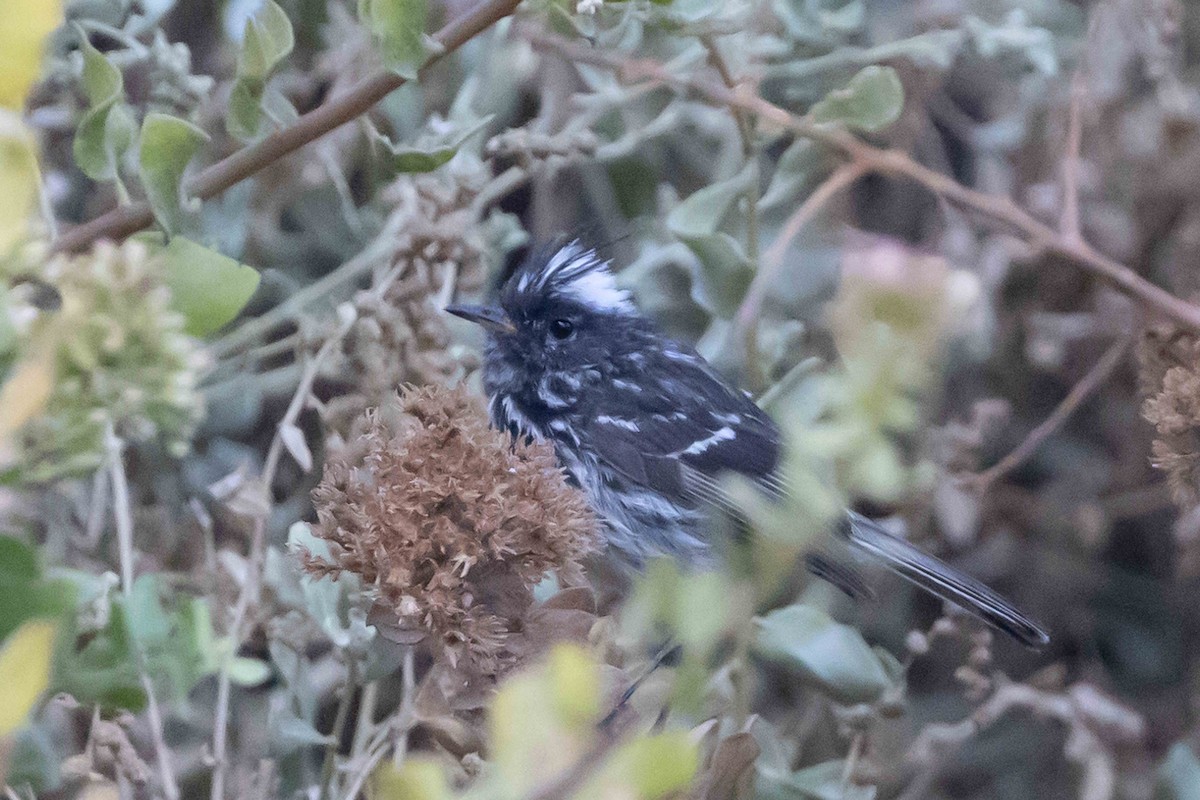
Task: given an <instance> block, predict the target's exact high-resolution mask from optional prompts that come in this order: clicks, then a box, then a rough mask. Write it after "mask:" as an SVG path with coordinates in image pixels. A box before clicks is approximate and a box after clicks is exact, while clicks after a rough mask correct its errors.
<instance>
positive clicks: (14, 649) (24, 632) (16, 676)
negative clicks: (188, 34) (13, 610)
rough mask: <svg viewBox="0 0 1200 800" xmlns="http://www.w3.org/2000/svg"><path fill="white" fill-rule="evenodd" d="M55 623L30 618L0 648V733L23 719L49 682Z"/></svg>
mask: <svg viewBox="0 0 1200 800" xmlns="http://www.w3.org/2000/svg"><path fill="white" fill-rule="evenodd" d="M54 634H55V625H54V623H53V622H49V621H46V620H31V621H29V622H26V623H25V624H24V625H22V626H21V627H19V628H17V629H16V630H15V631H14V632H13V633H12V635H10V636H9V637H8V639H7V640H5V642H4V647H3V649H0V686H3V687H4V697H3V699H2V700H0V736H7V735H8V734H10V733H12V732H13V731H15V730H16V729H17V728H19V727H21V726H22V725H23V724H24V723H25V718H26V717H28V716H29V712H30V711H32V710H33V706H34V703H36V702H37V701H38V698H39V697H41V696H42V692H44V691H46V687H47V686H48V685H49V683H50V653H51V651H52V650H53V649H54Z"/></svg>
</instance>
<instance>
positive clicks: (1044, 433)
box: [963, 336, 1133, 492]
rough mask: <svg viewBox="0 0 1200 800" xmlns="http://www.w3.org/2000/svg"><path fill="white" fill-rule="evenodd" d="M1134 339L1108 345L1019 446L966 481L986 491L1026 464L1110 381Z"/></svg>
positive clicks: (1124, 337) (965, 481) (1126, 337)
mask: <svg viewBox="0 0 1200 800" xmlns="http://www.w3.org/2000/svg"><path fill="white" fill-rule="evenodd" d="M1132 341H1133V336H1123V337H1121V339H1120V340H1119V341H1117V342H1116V343H1114V344H1113V345H1112V346H1111V347H1109V348H1108V350H1107V351H1106V352H1105V353H1104V355H1103V356H1101V357H1100V360H1099V361H1097V362H1096V363H1095V364H1093V365H1092V368H1091V369H1089V370H1088V371H1087V374H1086V375H1084V376H1083V378H1081V379H1080V381H1079V382H1078V383H1077V384H1075V385H1074V386H1072V387H1071V391H1069V392H1067V396H1066V397H1064V398H1063V400H1062V402H1061V403H1059V404H1058V406H1056V407H1055V409H1054V411H1053V412H1051V414H1050V416H1048V417H1046V419H1044V420H1043V421H1042V422H1041V423H1040V424H1039V425H1038V426H1037V427H1036V428H1034V429H1033V430H1032V431H1030V432H1029V435H1028V436H1026V437H1025V439H1024V441H1022V442H1021V443H1020V444H1019V445H1017V446H1016V447H1015V448H1014V449H1013V450H1012V452H1010V453H1009V454H1008V455H1006V456H1005V457H1004V458H1002V459H1000V460H999V461H998V462H996V464H995V465H993V466H991V467H988V468H987V469H986V470H984V471H983V472H980V473H978V474H975V475H971V476H967V477H965V478H964V479H963V482H964V483H966V484H968V485H970V486H973V487H974V488H975V489H976V490H978V491H981V492H983V491H987V489H988V488H989V487H990V486H991V485H992V484H994V483H995V482H996V481H997V480H999V479H1000V478H1002V477H1004V476H1005V475H1007V474H1008V473H1010V472H1012V471H1013V470H1014V469H1016V468H1017V467H1019V466H1021V464H1023V463H1025V461H1026V459H1028V458H1029V457H1030V456H1031V455H1033V454H1034V452H1036V451H1037V449H1038V448H1039V447H1041V445H1042V443H1043V442H1045V441H1046V440H1047V439H1048V438H1050V436H1052V435H1053V434H1054V433H1055V432H1056V431H1057V430H1058V429H1059V428H1061V427H1062V426H1063V425H1064V424H1065V423H1066V421H1067V420H1068V419H1070V418H1071V415H1072V414H1074V413H1075V411H1076V410H1077V409H1078V408H1079V406H1080V405H1081V404H1082V403H1083V401H1084V400H1086V399H1087V398H1088V397H1090V396H1091V395H1092V393H1093V392H1095V391H1096V390H1097V389H1099V388H1100V387H1101V386H1102V385H1103V384H1104V382H1105V381H1106V380H1108V378H1109V376H1110V375H1112V372H1113V370H1115V369H1116V368H1117V366H1118V365H1119V364H1120V363H1121V361H1122V359H1124V357H1125V351H1126V350H1128V349H1129V345H1130V343H1131V342H1132Z"/></svg>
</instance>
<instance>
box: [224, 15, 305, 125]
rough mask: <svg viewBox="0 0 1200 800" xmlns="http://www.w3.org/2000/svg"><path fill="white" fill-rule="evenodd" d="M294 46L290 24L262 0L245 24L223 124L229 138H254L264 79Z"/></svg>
mask: <svg viewBox="0 0 1200 800" xmlns="http://www.w3.org/2000/svg"><path fill="white" fill-rule="evenodd" d="M294 45H295V37H294V35H293V33H292V23H291V20H289V19H288V16H287V14H285V13H284V11H283V9H282V8H280V7H279V6H278V5H277V4H276V3H275V2H274V1H273V0H265V2H264V3H263V5H262V8H260V9H259V10H258V13H256V14H255V15H254V16H252V17H250V18H249V19H247V20H246V33H245V36H244V37H243V39H242V50H241V52H240V53H238V65H237V77H236V79H235V81H234V84H233V89H232V90H231V91H230V94H229V116H228V117H227V118H226V120H225V127H226V129H227V130H228V131H229V133H230V134H232V135H233V136H236V137H238V138H241V139H250V138H253V137H254V136H257V135H258V131H259V128H260V127H261V124H262V100H263V92H264V91H265V90H266V88H267V79H268V78H270V77H271V74H272V73H273V72H274V71H275V69H276V68H277V67H278V66H279V64H280V63H281V62H282V61H283V60H284V59H285V58H287V57H288V55H289V54H290V53H291V52H292V47H293V46H294Z"/></svg>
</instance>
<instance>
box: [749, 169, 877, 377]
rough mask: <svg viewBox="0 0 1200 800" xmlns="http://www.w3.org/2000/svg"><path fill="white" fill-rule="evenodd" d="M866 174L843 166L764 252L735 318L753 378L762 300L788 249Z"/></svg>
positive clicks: (815, 191) (803, 205)
mask: <svg viewBox="0 0 1200 800" xmlns="http://www.w3.org/2000/svg"><path fill="white" fill-rule="evenodd" d="M865 172H866V169H865V168H864V167H862V166H860V165H858V164H855V163H849V164H843V165H842V166H840V167H838V168H837V169H836V170H834V171H833V173H832V174H831V175H830V176H829V177H828V178H826V179H825V181H824V182H823V183H822V184H821V185H820V186H818V187H817V188H816V189H815V190H814V191H813V193H812V194H810V195H809V196H808V199H806V200H805V201H804V202H803V203H801V204H800V206H799V207H798V208H797V209H796V210H795V211H794V212H792V215H791V216H790V217H788V219H787V221H786V222H785V223H784V224H783V228H781V229H780V231H779V235H778V236H776V237H775V241H773V242H771V246H770V247H768V248H767V250H766V252H764V253H763V257H762V266H761V267H759V270H758V272H757V273H755V275H754V279H753V280H752V281H751V282H750V287H749V288H748V289H747V290H746V294H745V296H744V297H743V298H742V304H741V306H739V307H738V310H737V314H736V316H735V317H734V332H735V335H736V336H737V337H738V339H739V340H740V341H741V342H742V346H743V347H744V348H745V359H746V364H747V371H748V372H750V373H751V374H752V375H756V374H758V372H759V369H758V366H757V365H758V321H759V316H760V315H761V314H762V304H763V300H765V299H766V296H767V291H768V290H769V289H770V287H771V286H773V285H774V284H775V283H776V281H777V280H778V278H779V273H780V270H782V269H783V266H784V257H785V256H786V255H787V250H788V247H790V246H791V244H792V240H793V239H795V238H796V236H798V235H799V234H800V231H801V230H803V229H804V227H805V226H806V225H808V224H809V223H810V222H811V221H812V219H813V217H815V216H816V215H817V213H818V212H820V210H821V209H822V208H824V207H825V205H826V204H827V203H828V202H829V201H830V200H832V199H833V198H834V197H836V196H837V195H838V194H840V193H841V192H842V191H844V190H845V189H846V188H848V187H849V186H850V185H851V184H853V183H854V182H855V181H857V180H858V179H859V178H861V177H862V176H863V174H864V173H865Z"/></svg>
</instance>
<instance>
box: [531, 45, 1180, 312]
mask: <svg viewBox="0 0 1200 800" xmlns="http://www.w3.org/2000/svg"><path fill="white" fill-rule="evenodd" d="M525 35H526V36H527V37H528V38H529V40H530V41H531V42H532V44H533V45H534V46H536V47H539V48H542V49H544V50H552V51H554V52H557V53H559V54H561V55H563V56H565V57H566V58H570V59H573V60H575V61H579V62H582V63H587V64H593V65H596V66H600V67H604V68H607V69H611V70H613V71H614V72H615V73H616V74H617V76H618V77H619V78H620V79H622V80H624V81H627V82H638V81H653V82H655V83H660V84H665V85H670V86H674V87H677V88H680V89H686V90H689V91H692V92H695V93H696V94H698V95H700V96H701V97H703V98H705V99H706V100H708V101H709V102H712V103H716V104H720V105H727V106H731V107H733V108H737V109H742V110H744V111H747V112H749V113H751V114H754V115H755V116H757V117H758V118H759V120H761V121H762V122H764V123H767V124H769V125H774V126H775V127H777V128H781V129H783V130H789V131H793V132H794V133H796V134H798V135H800V136H803V137H805V138H808V139H812V140H813V141H816V142H819V143H821V144H824V145H826V146H827V147H829V148H831V149H833V150H836V151H838V152H840V153H841V154H842V155H843V156H845V157H846V158H847V159H849V160H850V161H852V162H854V163H856V164H858V165H859V166H860V167H861V168H862V169H864V170H866V171H869V172H876V173H879V174H882V175H890V176H893V177H904V178H908V179H909V180H912V181H914V182H916V183H919V184H921V185H922V186H924V187H925V188H927V189H929V190H930V191H932V192H934V193H935V194H938V195H940V196H941V197H944V198H945V199H947V200H948V201H950V202H953V203H955V204H956V205H958V206H961V207H962V208H965V209H969V210H972V211H975V212H977V213H978V214H980V215H982V216H984V217H986V218H989V219H991V220H992V221H994V222H997V223H1002V224H1003V225H1004V226H1007V227H1008V228H1010V229H1012V230H1014V231H1016V232H1018V233H1019V234H1021V235H1022V236H1023V237H1024V238H1025V239H1026V240H1028V241H1029V242H1030V243H1031V244H1032V245H1034V246H1035V247H1038V248H1042V249H1044V250H1046V251H1048V252H1051V253H1054V254H1055V255H1058V256H1061V257H1062V258H1064V259H1067V260H1069V261H1071V262H1073V263H1075V264H1077V265H1078V266H1080V267H1081V268H1083V269H1085V270H1087V271H1088V272H1090V273H1092V274H1093V275H1095V276H1096V277H1099V278H1101V279H1103V280H1105V281H1107V282H1109V283H1111V284H1112V285H1114V286H1115V287H1116V288H1118V289H1120V290H1121V291H1123V292H1125V293H1126V294H1128V295H1129V296H1130V297H1132V298H1134V299H1135V300H1137V301H1138V302H1139V303H1140V304H1141V305H1143V306H1145V307H1146V308H1147V310H1149V311H1150V312H1152V313H1153V314H1154V315H1156V316H1161V317H1166V318H1168V319H1170V320H1172V321H1174V322H1176V323H1178V324H1179V325H1181V326H1183V327H1185V328H1188V329H1189V330H1193V331H1200V306H1196V305H1194V304H1192V303H1189V302H1187V301H1186V300H1181V299H1180V298H1178V297H1175V296H1174V295H1172V294H1171V293H1170V292H1168V291H1166V290H1164V289H1162V288H1160V287H1158V286H1156V285H1154V284H1153V283H1150V282H1149V281H1147V280H1146V279H1145V278H1143V277H1142V276H1141V275H1138V274H1137V273H1136V272H1134V271H1133V270H1132V269H1130V268H1129V267H1127V266H1125V265H1124V264H1122V263H1120V262H1119V261H1117V260H1115V259H1112V258H1109V257H1108V256H1106V255H1103V254H1102V253H1099V252H1097V251H1096V250H1095V249H1094V248H1092V247H1091V246H1090V245H1089V244H1087V243H1086V242H1082V241H1072V240H1070V239H1068V238H1067V237H1065V236H1063V235H1062V234H1061V233H1060V232H1058V231H1056V230H1055V229H1054V228H1053V227H1051V226H1049V225H1047V224H1046V223H1044V222H1042V221H1040V220H1038V219H1036V218H1035V217H1033V216H1032V215H1030V214H1029V213H1028V212H1027V211H1025V210H1024V209H1022V208H1021V207H1020V206H1018V205H1017V204H1016V203H1014V202H1013V201H1012V200H1011V199H1009V198H1007V197H1001V196H997V195H989V194H985V193H983V192H979V191H976V190H975V189H971V188H968V187H966V186H964V185H962V184H961V183H959V182H958V181H956V180H954V179H953V178H951V177H949V176H947V175H943V174H942V173H940V172H937V171H935V170H932V169H930V168H929V167H926V166H924V165H922V164H919V163H917V162H916V161H914V160H913V159H912V158H911V157H910V156H909V155H908V154H907V153H904V152H901V151H898V150H884V149H882V148H879V147H874V146H872V145H869V144H867V143H866V142H864V141H862V140H861V139H859V138H858V137H857V136H854V135H853V134H851V133H849V132H847V131H845V130H841V129H838V128H833V127H828V126H820V125H814V124H813V123H811V122H809V121H807V120H805V119H803V118H801V117H798V116H796V115H794V114H791V113H789V112H788V111H786V110H785V109H782V108H780V107H779V106H777V105H774V104H773V103H770V102H768V101H766V100H764V99H763V98H761V97H758V96H757V95H753V94H748V93H746V92H744V91H741V90H740V89H741V87H739V88H738V89H729V88H728V87H726V86H723V85H721V84H717V83H713V82H711V81H706V80H703V79H701V78H698V77H695V76H690V75H680V74H675V73H672V72H671V71H670V70H668V69H667V68H666V67H664V66H663V65H662V64H660V63H658V62H657V61H652V60H649V59H631V58H628V57H626V56H622V55H617V54H614V53H608V52H603V51H600V50H597V49H595V48H592V47H587V46H584V45H580V44H575V43H573V42H569V41H566V40H564V39H561V38H559V37H557V36H549V35H546V34H540V33H530V32H526V34H525Z"/></svg>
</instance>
